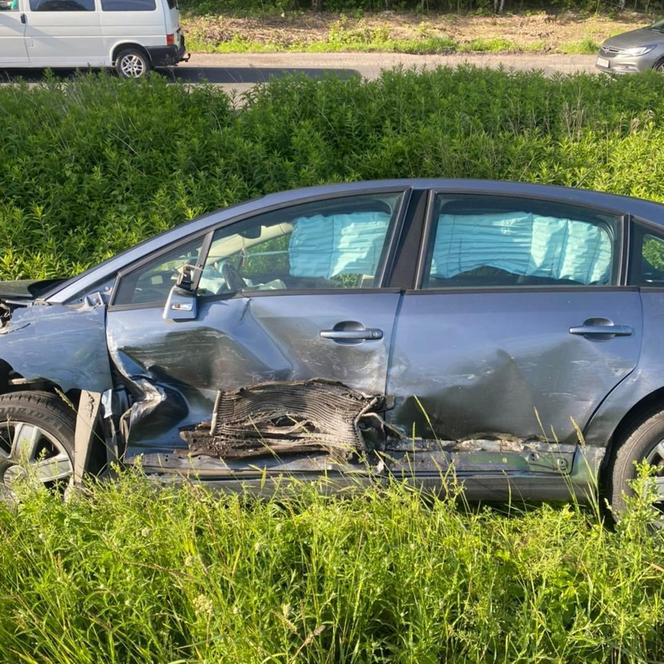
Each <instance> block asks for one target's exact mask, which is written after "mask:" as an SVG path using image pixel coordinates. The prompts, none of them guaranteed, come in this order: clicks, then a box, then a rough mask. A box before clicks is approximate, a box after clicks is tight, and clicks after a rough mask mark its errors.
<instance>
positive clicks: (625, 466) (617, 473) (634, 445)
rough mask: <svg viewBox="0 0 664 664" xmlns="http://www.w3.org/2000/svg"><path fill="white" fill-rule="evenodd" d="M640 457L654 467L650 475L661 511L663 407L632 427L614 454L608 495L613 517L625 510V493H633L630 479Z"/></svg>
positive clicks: (663, 489) (663, 507) (663, 488)
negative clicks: (652, 475)
mask: <svg viewBox="0 0 664 664" xmlns="http://www.w3.org/2000/svg"><path fill="white" fill-rule="evenodd" d="M642 461H647V462H648V463H649V464H650V465H651V466H654V467H655V468H656V469H657V470H656V472H655V476H654V477H653V480H654V482H655V488H656V490H657V494H658V499H657V502H656V503H655V506H656V507H657V508H658V509H659V510H661V511H662V512H663V513H664V411H660V412H658V413H656V414H655V415H653V416H652V417H650V418H648V419H647V420H645V422H643V423H642V424H641V425H639V426H638V427H637V428H636V429H634V431H632V433H631V434H630V435H629V437H628V438H627V439H626V440H625V442H624V443H623V444H622V445H621V446H620V448H619V449H618V451H617V453H616V455H615V459H614V461H613V465H612V466H611V469H610V477H609V486H608V496H607V497H608V499H609V502H610V504H611V509H612V510H613V514H614V517H615V518H618V519H619V518H620V515H621V514H623V513H624V512H625V509H626V504H625V496H631V495H634V492H633V490H632V489H631V487H630V486H629V483H630V481H631V480H634V479H635V478H636V467H635V463H640V462H642ZM663 516H664V514H663Z"/></svg>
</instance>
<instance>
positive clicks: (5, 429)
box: [0, 420, 74, 490]
mask: <svg viewBox="0 0 664 664" xmlns="http://www.w3.org/2000/svg"><path fill="white" fill-rule="evenodd" d="M73 470H74V469H73V465H72V461H71V459H70V458H69V454H67V451H66V449H65V447H64V446H63V445H62V443H60V442H59V441H58V440H57V439H56V438H55V437H54V436H52V435H51V434H50V433H48V432H47V431H44V429H41V428H40V427H38V426H37V425H35V424H29V423H28V422H20V421H13V420H9V421H7V422H6V423H5V424H3V425H2V427H1V428H0V482H1V483H2V484H3V485H4V487H5V488H7V489H9V490H11V488H12V486H13V485H14V484H15V483H16V482H17V481H21V480H23V479H31V480H34V481H37V482H40V483H42V484H44V485H46V486H52V485H54V484H55V483H56V482H63V481H64V482H68V481H69V480H70V479H71V478H72V475H73Z"/></svg>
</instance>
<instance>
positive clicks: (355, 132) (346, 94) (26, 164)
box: [0, 68, 664, 279]
mask: <svg viewBox="0 0 664 664" xmlns="http://www.w3.org/2000/svg"><path fill="white" fill-rule="evenodd" d="M0 113H1V114H2V117H3V122H4V126H5V132H4V140H3V141H2V142H1V143H0V237H2V239H3V242H2V251H1V252H0V277H1V278H5V279H9V278H20V277H35V278H36V277H52V276H56V275H66V274H70V273H73V272H76V271H78V270H81V269H83V268H85V267H88V266H89V265H91V264H94V263H96V262H98V261H100V260H101V259H103V258H106V257H108V256H110V255H112V254H114V253H116V252H118V251H120V250H121V249H124V248H126V247H128V246H130V245H132V244H134V243H136V242H138V241H139V240H141V239H143V238H145V237H147V236H150V235H152V234H154V233H156V232H158V231H161V230H164V229H166V228H170V227H172V226H174V225H175V224H177V223H179V222H182V221H184V220H187V219H190V218H192V217H195V216H197V215H199V214H201V213H203V212H206V211H209V210H213V209H215V208H219V207H223V206H227V205H230V204H232V203H235V202H238V201H240V200H243V199H246V198H250V197H254V196H258V195H261V194H264V193H266V192H272V191H277V190H281V189H288V188H292V187H297V186H302V185H312V184H318V183H324V182H335V181H345V180H361V179H372V178H386V177H411V176H425V177H478V178H496V179H510V180H525V181H534V182H547V183H557V184H564V185H572V186H580V187H587V188H596V189H599V190H606V191H611V192H614V193H621V194H630V195H636V196H642V197H646V198H652V199H656V200H664V184H663V183H664V178H663V177H662V176H663V175H664V151H663V150H661V149H659V148H660V146H661V144H662V141H663V140H664V79H662V78H661V77H660V76H658V75H657V74H654V75H649V76H632V77H624V78H621V79H620V80H613V79H610V78H608V77H595V76H567V77H563V76H559V77H555V78H546V77H545V76H543V75H540V74H537V73H514V74H507V73H504V72H499V71H489V70H476V69H472V68H466V69H460V70H449V69H441V70H438V71H435V72H430V73H425V74H418V73H415V72H390V73H385V74H384V75H383V76H382V78H380V79H379V80H377V81H372V82H365V81H362V80H360V79H359V78H355V77H353V78H350V79H348V80H339V79H334V78H330V79H326V80H323V81H312V80H310V79H307V78H291V79H284V80H279V81H274V82H272V83H270V84H268V85H265V86H263V87H261V88H258V89H256V90H255V91H253V92H252V93H251V95H250V96H249V97H248V98H247V99H246V104H245V105H244V106H242V107H241V108H235V107H234V106H233V104H232V102H231V100H230V99H229V98H228V97H227V96H226V95H225V94H224V93H223V92H221V91H218V89H215V88H213V87H198V86H197V87H195V88H186V87H184V86H179V85H170V84H168V83H167V82H166V81H165V80H163V79H162V78H160V77H158V76H157V77H153V78H152V79H151V80H150V81H148V82H145V83H135V82H125V81H121V80H117V79H114V78H111V77H109V76H105V75H99V76H85V77H81V78H76V79H74V80H71V81H65V82H53V81H51V82H49V83H47V84H46V85H44V86H41V87H37V88H36V89H28V88H27V87H4V88H2V89H0Z"/></svg>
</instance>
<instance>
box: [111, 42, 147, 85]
mask: <svg viewBox="0 0 664 664" xmlns="http://www.w3.org/2000/svg"><path fill="white" fill-rule="evenodd" d="M150 69H151V64H150V58H148V56H147V54H146V53H145V51H141V50H140V49H138V48H125V49H123V50H122V51H120V52H119V53H118V55H117V57H116V58H115V70H116V71H117V72H118V74H119V75H120V76H121V77H122V78H142V77H144V76H146V75H147V74H148V72H149V71H150Z"/></svg>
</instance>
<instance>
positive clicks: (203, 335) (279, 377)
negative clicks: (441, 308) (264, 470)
mask: <svg viewBox="0 0 664 664" xmlns="http://www.w3.org/2000/svg"><path fill="white" fill-rule="evenodd" d="M406 198H407V192H406V191H404V190H396V191H394V190H390V191H379V192H375V193H374V192H368V193H366V194H361V195H354V196H342V197H336V198H327V199H325V200H314V201H311V202H308V203H303V204H299V205H294V206H290V207H280V208H278V209H275V210H270V211H266V212H265V213H263V214H259V215H255V216H252V217H250V218H247V219H243V220H238V221H237V222H235V223H231V224H230V225H229V224H226V225H224V226H223V227H221V228H219V229H217V230H216V231H214V234H211V235H208V236H206V237H199V238H193V239H191V240H188V241H185V242H184V243H183V244H182V245H180V246H179V247H175V248H173V249H171V250H169V251H167V252H166V253H164V254H162V255H161V256H157V257H150V258H149V259H148V260H147V261H146V262H144V263H143V264H142V265H139V266H137V267H135V268H132V269H131V270H129V271H127V272H126V273H125V274H123V275H121V277H120V279H119V284H118V286H117V288H116V292H115V294H114V297H113V301H112V304H111V306H110V307H109V311H108V321H107V335H108V346H109V349H110V353H111V357H112V360H113V362H114V364H115V366H116V368H117V370H118V371H119V373H120V374H121V375H123V376H124V378H125V380H126V382H127V383H128V385H129V386H130V389H131V390H132V392H133V395H134V398H135V399H136V405H135V408H134V414H135V417H134V418H133V422H132V427H131V432H130V445H131V447H132V450H130V456H131V454H135V453H138V452H140V451H145V449H146V448H149V447H151V448H152V449H160V448H161V449H169V448H170V449H172V448H173V447H174V446H175V447H177V446H183V443H182V441H181V440H180V438H179V429H180V428H181V427H183V426H188V425H194V424H197V423H200V422H203V421H205V420H209V419H210V417H211V414H212V408H213V405H214V400H215V397H216V394H217V391H218V390H220V389H221V390H227V389H231V388H237V387H241V386H249V385H255V384H257V383H263V382H270V381H287V380H306V379H311V378H323V379H329V380H333V381H340V382H342V383H344V384H345V385H347V386H349V387H351V388H354V389H357V390H361V391H363V392H367V393H371V394H383V393H384V392H385V384H386V380H387V364H388V357H389V351H390V342H391V339H392V333H393V327H394V321H395V317H396V311H397V306H398V302H399V298H400V293H399V291H398V290H396V291H394V290H387V289H384V288H382V284H383V275H384V272H385V266H386V264H387V262H388V260H389V257H390V255H391V252H392V251H393V249H392V246H393V243H394V241H395V237H396V235H395V234H396V232H397V227H398V226H399V223H400V218H401V216H402V214H403V209H404V206H405V200H406ZM185 263H196V264H198V265H199V268H200V269H201V278H200V283H199V285H198V293H199V298H198V307H199V311H198V315H197V317H196V319H195V320H191V321H180V322H177V323H175V322H173V321H166V320H164V319H163V318H162V313H163V308H164V303H165V301H166V297H167V294H168V291H169V289H170V288H171V285H172V283H173V281H172V277H173V276H174V274H175V269H176V268H177V267H181V266H182V265H183V264H185Z"/></svg>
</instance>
